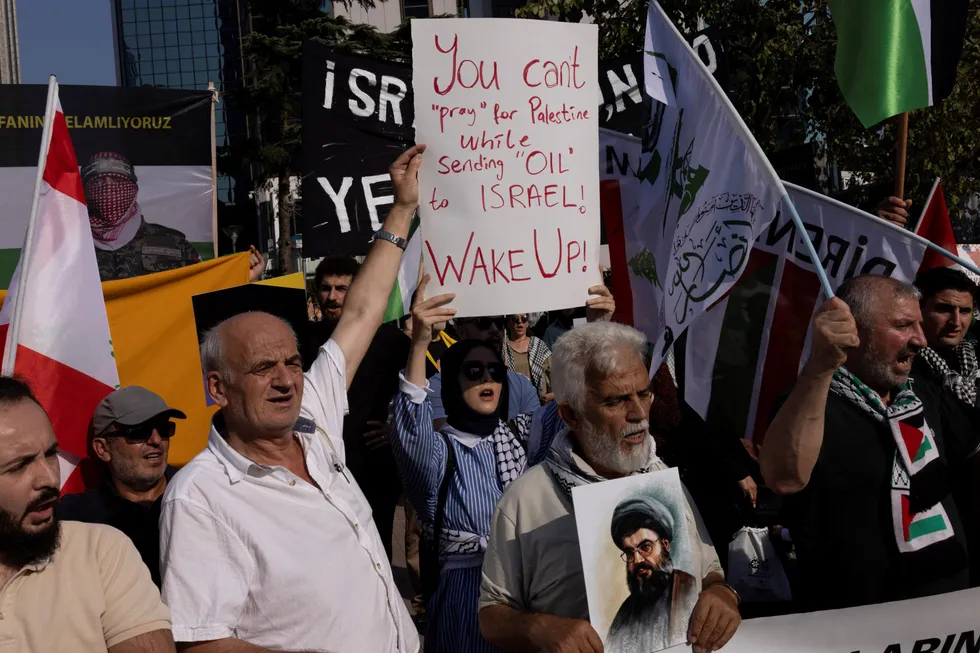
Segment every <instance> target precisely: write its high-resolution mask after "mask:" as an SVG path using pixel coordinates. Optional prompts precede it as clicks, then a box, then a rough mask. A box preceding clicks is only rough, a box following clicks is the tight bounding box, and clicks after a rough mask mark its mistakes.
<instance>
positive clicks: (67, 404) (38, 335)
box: [0, 78, 119, 493]
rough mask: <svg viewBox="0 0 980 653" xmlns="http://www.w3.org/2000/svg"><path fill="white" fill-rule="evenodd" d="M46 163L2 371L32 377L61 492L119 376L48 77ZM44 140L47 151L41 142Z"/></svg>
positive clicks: (4, 314)
mask: <svg viewBox="0 0 980 653" xmlns="http://www.w3.org/2000/svg"><path fill="white" fill-rule="evenodd" d="M48 94H49V97H48V110H47V112H46V116H45V122H44V130H45V134H44V136H43V137H42V139H41V156H40V158H39V161H41V162H43V165H44V168H43V169H44V173H43V176H42V178H41V179H40V180H39V181H40V184H39V192H37V193H36V195H35V197H34V203H33V205H32V211H31V218H32V220H31V224H30V226H29V227H28V231H27V237H26V238H25V241H24V248H23V249H22V250H21V254H20V261H19V262H18V264H17V269H16V271H15V272H14V276H13V279H12V280H11V282H10V291H9V292H8V293H7V299H6V301H5V302H4V304H3V309H2V310H0V344H2V345H3V370H2V371H3V373H4V374H5V375H10V374H13V375H15V376H18V377H20V378H22V379H24V380H25V381H27V382H28V383H29V384H30V386H31V388H32V389H33V390H34V393H35V394H36V395H37V398H38V400H39V401H40V402H41V405H42V406H44V408H45V410H46V411H47V413H48V415H49V416H50V417H51V423H52V424H53V426H54V430H55V433H56V434H57V436H58V444H59V446H60V448H61V451H62V455H61V459H62V460H61V482H62V492H64V493H68V492H74V491H79V490H81V489H83V483H82V479H81V473H80V469H79V468H78V464H79V462H80V461H81V460H82V459H83V458H85V457H86V454H87V435H88V429H89V424H90V423H91V420H92V414H93V413H94V411H95V407H96V406H97V405H98V403H99V402H100V401H101V400H102V399H103V398H104V397H105V396H106V395H107V394H109V393H110V392H112V391H113V390H114V389H115V388H116V387H118V385H119V375H118V373H117V371H116V362H115V358H114V357H113V351H112V339H111V336H110V335H109V322H108V320H107V319H106V312H105V301H104V300H103V298H102V284H101V282H100V279H99V267H98V263H97V262H96V258H95V245H94V244H93V242H92V232H91V229H90V227H89V219H88V211H87V210H86V208H85V194H84V192H83V190H82V178H81V175H80V174H79V170H78V162H77V160H76V158H75V150H74V148H73V147H72V144H71V137H70V136H69V134H68V124H67V122H66V121H65V114H64V112H63V111H62V110H61V102H60V100H59V99H58V85H57V83H56V82H54V79H53V78H52V81H51V84H50V86H49V88H48ZM45 145H47V151H46V152H45Z"/></svg>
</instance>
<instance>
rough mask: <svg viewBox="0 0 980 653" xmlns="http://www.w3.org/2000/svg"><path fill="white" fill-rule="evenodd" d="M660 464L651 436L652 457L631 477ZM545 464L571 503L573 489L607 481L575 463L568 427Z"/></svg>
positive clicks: (556, 440)
mask: <svg viewBox="0 0 980 653" xmlns="http://www.w3.org/2000/svg"><path fill="white" fill-rule="evenodd" d="M659 462H660V458H658V457H657V445H656V443H655V442H654V440H653V436H650V456H649V457H648V458H647V462H646V464H645V465H644V466H643V467H642V468H641V469H638V470H636V471H635V472H633V474H631V476H633V475H636V474H646V473H647V472H652V471H653V470H654V469H656V468H657V463H659ZM544 464H545V465H547V466H548V469H549V470H550V471H551V474H552V475H553V476H554V477H555V480H556V481H557V482H558V487H559V488H561V491H562V493H563V494H564V495H565V496H566V497H568V500H569V501H571V500H572V488H574V487H578V486H580V485H588V484H589V483H601V482H602V481H605V480H607V479H605V478H603V477H601V476H598V475H597V474H594V473H592V472H587V471H585V470H584V469H582V467H581V466H580V465H579V464H578V463H577V462H575V457H574V456H573V454H572V439H571V437H570V436H569V435H568V428H567V427H566V428H564V429H562V431H561V432H560V433H559V434H558V435H557V436H555V441H554V443H552V445H551V451H549V452H548V457H547V458H546V459H545V463H544Z"/></svg>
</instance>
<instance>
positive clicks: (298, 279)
mask: <svg viewBox="0 0 980 653" xmlns="http://www.w3.org/2000/svg"><path fill="white" fill-rule="evenodd" d="M255 283H257V284H259V285H262V286H276V287H278V288H295V289H296V290H306V277H305V276H303V273H302V272H293V273H292V274H285V275H283V276H281V277H272V278H271V279H265V280H264V281H256V282H255Z"/></svg>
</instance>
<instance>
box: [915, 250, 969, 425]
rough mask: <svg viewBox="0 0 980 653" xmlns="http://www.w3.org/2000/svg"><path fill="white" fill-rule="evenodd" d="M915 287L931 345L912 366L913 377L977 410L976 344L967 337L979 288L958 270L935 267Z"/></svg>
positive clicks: (923, 323) (927, 337) (927, 338)
mask: <svg viewBox="0 0 980 653" xmlns="http://www.w3.org/2000/svg"><path fill="white" fill-rule="evenodd" d="M915 287H916V288H918V289H919V292H921V293H922V301H921V302H920V306H921V308H922V331H923V334H924V335H925V337H926V342H927V343H928V345H929V346H928V347H926V348H925V349H923V350H922V351H921V352H920V354H919V356H917V357H916V359H915V362H914V363H913V364H912V373H913V376H914V377H915V378H917V379H920V380H921V381H923V382H927V383H933V384H936V385H937V386H938V387H940V388H943V389H945V390H946V391H948V392H950V393H952V394H953V395H954V396H955V397H956V398H957V399H959V400H960V401H962V402H963V404H964V408H966V409H971V408H974V407H976V406H977V383H978V382H980V366H978V365H977V347H976V344H977V343H976V342H975V341H974V340H969V339H967V337H966V336H967V333H968V332H969V330H970V326H971V325H972V324H973V311H974V309H975V308H976V303H975V297H976V293H977V285H976V284H975V283H973V281H971V280H970V277H968V276H966V275H965V274H964V273H962V272H960V271H959V270H954V269H952V268H933V269H932V270H928V271H926V272H923V273H922V274H920V275H919V276H918V277H917V278H916V280H915Z"/></svg>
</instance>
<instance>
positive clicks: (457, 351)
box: [439, 340, 509, 437]
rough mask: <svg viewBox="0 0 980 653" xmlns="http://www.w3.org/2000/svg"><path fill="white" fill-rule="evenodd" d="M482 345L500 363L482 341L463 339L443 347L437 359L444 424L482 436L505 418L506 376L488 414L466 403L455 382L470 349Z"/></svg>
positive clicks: (495, 351) (506, 402) (496, 353)
mask: <svg viewBox="0 0 980 653" xmlns="http://www.w3.org/2000/svg"><path fill="white" fill-rule="evenodd" d="M478 347H482V348H484V349H486V350H487V351H489V352H491V353H492V354H493V357H494V360H496V361H497V362H499V363H500V364H501V365H503V360H502V359H501V357H500V352H499V351H497V350H496V349H494V348H493V347H491V346H490V345H488V344H487V343H485V342H483V341H482V340H463V341H462V342H457V343H456V344H455V345H453V346H452V347H450V348H449V349H447V350H446V352H445V353H444V354H443V355H442V358H441V359H440V360H439V368H440V370H441V373H442V405H443V408H445V410H446V423H447V424H449V425H450V426H451V427H453V428H454V429H456V430H457V431H462V432H463V433H472V434H473V435H479V436H481V437H486V436H488V435H490V434H491V433H493V431H494V429H496V428H497V424H499V423H500V420H504V421H506V418H507V406H508V399H509V392H508V389H507V379H504V382H503V383H501V384H500V401H499V402H498V403H497V410H496V411H495V412H494V413H493V414H491V415H481V414H480V413H478V412H476V411H475V410H473V409H472V408H470V407H469V406H467V405H466V400H465V399H463V389H462V387H460V384H459V373H460V370H462V368H463V361H465V360H466V359H467V358H468V357H469V355H470V352H472V351H473V350H474V349H477V348H478Z"/></svg>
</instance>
